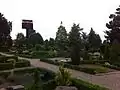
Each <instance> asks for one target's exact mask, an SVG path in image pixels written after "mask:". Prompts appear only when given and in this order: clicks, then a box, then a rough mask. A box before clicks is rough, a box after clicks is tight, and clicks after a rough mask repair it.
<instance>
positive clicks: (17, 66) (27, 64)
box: [15, 60, 30, 68]
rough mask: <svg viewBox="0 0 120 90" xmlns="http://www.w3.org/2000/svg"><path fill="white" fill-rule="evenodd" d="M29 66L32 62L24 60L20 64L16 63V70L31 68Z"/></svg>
mask: <svg viewBox="0 0 120 90" xmlns="http://www.w3.org/2000/svg"><path fill="white" fill-rule="evenodd" d="M29 66H30V62H29V61H27V60H22V61H20V62H16V64H15V67H16V68H21V67H29Z"/></svg>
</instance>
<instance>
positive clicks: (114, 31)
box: [105, 7, 120, 43]
mask: <svg viewBox="0 0 120 90" xmlns="http://www.w3.org/2000/svg"><path fill="white" fill-rule="evenodd" d="M109 18H110V19H111V20H110V22H109V23H107V24H106V27H107V28H108V29H109V30H106V31H105V33H106V36H105V38H106V39H107V40H108V42H110V43H113V42H114V40H117V41H118V42H119V43H120V7H119V8H117V9H116V12H115V14H111V15H110V16H109Z"/></svg>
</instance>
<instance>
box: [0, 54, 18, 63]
mask: <svg viewBox="0 0 120 90" xmlns="http://www.w3.org/2000/svg"><path fill="white" fill-rule="evenodd" d="M9 59H14V60H16V61H18V57H17V56H3V55H2V56H0V62H1V63H4V62H7V60H9Z"/></svg>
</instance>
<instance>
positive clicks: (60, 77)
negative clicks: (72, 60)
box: [55, 65, 71, 86]
mask: <svg viewBox="0 0 120 90" xmlns="http://www.w3.org/2000/svg"><path fill="white" fill-rule="evenodd" d="M70 79H71V74H70V72H69V71H68V70H67V69H65V68H64V65H60V67H59V71H58V73H57V74H56V78H55V80H56V83H57V85H59V86H68V85H70V84H71V81H70Z"/></svg>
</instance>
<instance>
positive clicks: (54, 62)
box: [40, 59, 106, 74]
mask: <svg viewBox="0 0 120 90" xmlns="http://www.w3.org/2000/svg"><path fill="white" fill-rule="evenodd" d="M40 61H43V62H47V63H50V64H54V65H60V63H59V62H56V61H52V60H48V59H40ZM64 67H66V68H70V69H74V70H78V71H83V72H86V73H89V74H97V73H104V72H106V71H102V70H100V71H96V69H95V68H82V67H79V66H77V65H71V64H68V63H64Z"/></svg>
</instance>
